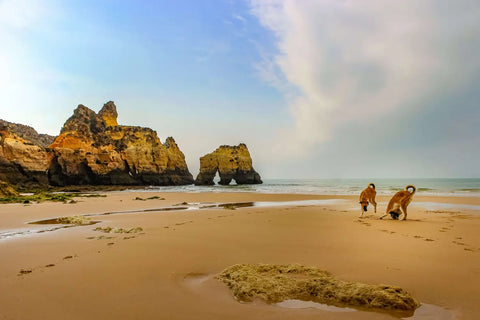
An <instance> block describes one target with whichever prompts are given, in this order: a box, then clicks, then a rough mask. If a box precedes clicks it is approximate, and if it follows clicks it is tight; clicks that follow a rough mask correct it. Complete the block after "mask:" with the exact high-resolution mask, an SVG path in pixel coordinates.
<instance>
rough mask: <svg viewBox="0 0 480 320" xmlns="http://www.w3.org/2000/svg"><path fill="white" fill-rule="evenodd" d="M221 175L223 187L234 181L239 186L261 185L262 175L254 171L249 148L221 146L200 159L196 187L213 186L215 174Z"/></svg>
mask: <svg viewBox="0 0 480 320" xmlns="http://www.w3.org/2000/svg"><path fill="white" fill-rule="evenodd" d="M217 171H218V173H219V175H220V182H219V184H221V185H228V184H230V182H231V181H232V180H235V182H236V183H237V184H260V183H262V180H261V178H260V175H259V174H258V173H257V172H256V171H255V170H254V169H253V166H252V158H251V157H250V153H249V152H248V149H247V146H246V145H245V144H243V143H241V144H239V145H238V146H221V147H219V148H217V149H216V150H215V151H214V152H212V153H209V154H207V155H205V156H203V157H201V158H200V173H199V174H198V176H197V179H196V180H195V184H196V185H213V184H214V182H213V179H214V178H215V174H216V173H217Z"/></svg>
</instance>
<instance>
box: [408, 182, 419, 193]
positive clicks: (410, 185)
mask: <svg viewBox="0 0 480 320" xmlns="http://www.w3.org/2000/svg"><path fill="white" fill-rule="evenodd" d="M410 188H412V189H413V191H412V194H414V193H415V191H417V188H415V186H414V185H413V184H409V185H408V186H406V187H405V190H407V191H408V189H410Z"/></svg>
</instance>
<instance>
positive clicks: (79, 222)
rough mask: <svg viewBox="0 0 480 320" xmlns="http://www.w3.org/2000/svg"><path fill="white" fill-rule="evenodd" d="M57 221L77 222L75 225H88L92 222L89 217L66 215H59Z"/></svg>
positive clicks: (64, 222)
mask: <svg viewBox="0 0 480 320" xmlns="http://www.w3.org/2000/svg"><path fill="white" fill-rule="evenodd" d="M57 220H58V223H63V224H77V225H88V224H92V221H91V219H90V218H88V217H85V216H66V217H59V218H58V219H57Z"/></svg>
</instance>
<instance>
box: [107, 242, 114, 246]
mask: <svg viewBox="0 0 480 320" xmlns="http://www.w3.org/2000/svg"><path fill="white" fill-rule="evenodd" d="M114 244H115V242H109V243H107V246H113V245H114Z"/></svg>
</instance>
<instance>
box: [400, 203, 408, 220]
mask: <svg viewBox="0 0 480 320" xmlns="http://www.w3.org/2000/svg"><path fill="white" fill-rule="evenodd" d="M401 209H402V212H403V219H402V220H407V206H404V205H402V206H401Z"/></svg>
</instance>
